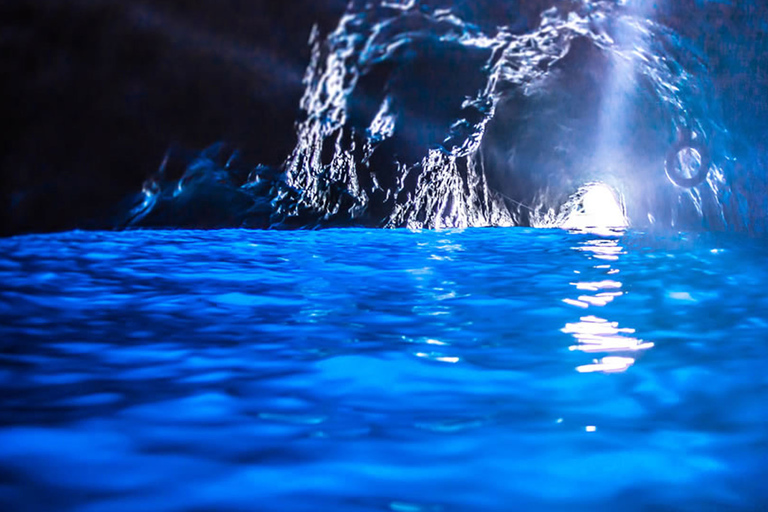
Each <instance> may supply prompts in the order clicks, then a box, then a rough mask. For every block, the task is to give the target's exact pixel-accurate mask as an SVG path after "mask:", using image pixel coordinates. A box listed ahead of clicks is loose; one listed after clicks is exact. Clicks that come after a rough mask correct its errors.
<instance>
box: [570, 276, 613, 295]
mask: <svg viewBox="0 0 768 512" xmlns="http://www.w3.org/2000/svg"><path fill="white" fill-rule="evenodd" d="M571 284H572V285H573V286H575V287H576V289H577V290H586V291H590V292H596V291H599V290H616V289H618V288H621V283H620V282H618V281H611V280H609V279H606V280H604V281H596V282H581V283H571Z"/></svg>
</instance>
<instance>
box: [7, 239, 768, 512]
mask: <svg viewBox="0 0 768 512" xmlns="http://www.w3.org/2000/svg"><path fill="white" fill-rule="evenodd" d="M767 255H768V247H766V244H765V243H764V242H763V241H758V240H753V239H748V238H742V237H732V236H728V237H725V236H715V235H693V234H692V235H669V236H666V235H665V236H659V235H650V234H642V233H637V232H628V233H624V234H622V233H615V234H608V233H605V234H602V235H597V234H587V233H582V234H577V233H567V232H564V231H560V230H526V229H517V228H508V229H469V230H465V231H442V232H440V231H424V232H410V231H400V230H378V231H366V230H326V231H298V232H262V231H242V230H232V231H207V232H205V231H145V232H141V231H134V232H122V233H83V232H72V233H64V234H58V235H44V236H23V237H16V238H10V239H4V240H0V318H1V319H2V321H1V322H0V340H2V341H1V342H0V343H2V353H1V354H0V361H1V363H0V388H1V389H0V404H1V405H0V509H2V510H24V511H28V510H31V511H34V510H45V511H48V510H51V511H68V510H77V511H106V510H108V511H137V510H151V511H214V510H215V511H223V510H227V511H228V510H245V511H250V510H258V511H318V510H338V511H358V510H360V511H366V510H372V511H373V510H382V511H386V510H389V511H395V512H416V511H438V510H439V511H465V510H498V511H513V510H590V511H600V510H691V511H700V510H764V509H766V508H768V490H767V489H766V487H765V485H764V482H765V479H766V477H768V407H766V405H768V369H767V368H768V344H767V343H766V339H768V294H766V292H765V287H766V284H768V268H766V265H765V262H766V256H767Z"/></svg>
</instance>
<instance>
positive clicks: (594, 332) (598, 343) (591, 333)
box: [561, 316, 653, 352]
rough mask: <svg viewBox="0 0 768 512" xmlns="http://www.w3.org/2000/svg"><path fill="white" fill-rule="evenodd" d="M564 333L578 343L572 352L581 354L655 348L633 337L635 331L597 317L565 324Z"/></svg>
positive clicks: (651, 344)
mask: <svg viewBox="0 0 768 512" xmlns="http://www.w3.org/2000/svg"><path fill="white" fill-rule="evenodd" d="M561 331H562V332H564V333H566V334H570V335H572V336H573V337H574V338H576V340H577V341H578V345H573V346H571V347H569V348H570V350H579V351H581V352H635V351H638V350H645V349H648V348H651V347H653V343H649V342H645V341H642V340H639V339H637V338H633V337H631V336H627V335H631V334H634V333H635V330H634V329H630V328H627V327H623V328H622V327H619V323H618V322H609V321H608V320H605V319H603V318H598V317H595V316H585V317H582V318H581V321H580V322H575V323H569V324H565V327H563V328H562V329H561Z"/></svg>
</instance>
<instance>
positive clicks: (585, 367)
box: [561, 230, 653, 373]
mask: <svg viewBox="0 0 768 512" xmlns="http://www.w3.org/2000/svg"><path fill="white" fill-rule="evenodd" d="M603 233H604V234H606V232H605V231H603ZM623 234H624V231H623V230H616V231H615V232H613V233H612V232H608V233H607V235H608V236H603V237H600V238H595V239H587V240H585V241H582V242H580V243H579V245H578V246H576V247H575V248H574V249H575V250H576V251H579V252H583V253H586V254H585V255H586V257H587V259H589V260H597V264H595V265H592V266H591V268H589V269H588V270H587V271H586V272H583V271H581V270H576V271H574V273H577V274H578V275H579V277H580V278H581V280H579V281H576V282H572V283H571V285H572V286H574V287H575V288H576V290H578V291H579V292H583V291H588V292H592V294H590V295H579V296H578V299H576V300H574V299H571V298H566V299H564V302H565V303H566V304H570V305H572V306H577V307H579V308H582V309H588V308H602V307H604V306H607V305H608V304H609V303H611V302H613V301H614V299H618V298H619V297H621V296H623V295H624V292H623V291H621V289H622V286H623V285H622V283H621V281H618V280H617V279H618V277H619V276H618V274H620V272H621V271H620V270H619V269H618V268H616V267H615V266H616V265H618V262H619V259H620V257H621V255H622V254H625V251H624V248H623V247H622V246H621V245H619V242H620V236H621V235H623ZM604 260H609V261H611V262H613V263H612V264H605V263H603V261H604ZM608 276H613V277H612V278H609V277H608ZM601 277H602V279H600V278H601ZM587 279H590V280H587ZM591 279H594V280H591ZM561 331H562V332H564V333H566V334H570V335H572V336H573V337H574V338H575V339H576V341H577V344H576V345H572V346H571V347H570V349H571V350H578V351H582V352H587V353H590V354H592V353H601V352H609V353H620V354H622V355H616V354H612V355H609V356H604V357H601V358H598V359H594V360H593V361H592V363H590V364H582V365H579V366H577V367H576V370H577V371H578V372H579V373H592V372H604V373H615V372H623V371H626V370H627V369H629V367H631V366H632V365H633V364H635V357H634V356H630V355H629V354H631V353H632V352H637V351H639V350H646V349H649V348H652V347H653V343H652V342H646V341H643V340H640V339H638V338H635V337H633V336H632V335H634V334H635V332H636V331H635V329H633V328H631V327H620V326H619V322H611V321H609V320H607V319H605V318H601V317H598V316H595V315H588V316H582V317H581V318H580V319H579V321H578V322H571V323H567V324H565V327H563V328H562V329H561Z"/></svg>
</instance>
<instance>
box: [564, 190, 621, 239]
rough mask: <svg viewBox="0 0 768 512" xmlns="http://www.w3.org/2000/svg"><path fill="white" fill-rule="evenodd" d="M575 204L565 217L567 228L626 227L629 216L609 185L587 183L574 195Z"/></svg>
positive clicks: (565, 226)
mask: <svg viewBox="0 0 768 512" xmlns="http://www.w3.org/2000/svg"><path fill="white" fill-rule="evenodd" d="M574 201H575V203H576V204H575V205H574V208H573V209H572V211H571V213H570V214H569V215H568V216H567V217H566V218H565V221H564V222H563V225H562V227H563V228H565V229H590V228H598V229H599V228H625V227H627V225H628V223H627V218H626V216H625V215H624V210H623V208H622V207H621V203H620V202H619V200H618V199H617V198H616V194H615V193H614V192H613V190H611V189H610V187H608V186H607V185H604V184H602V183H592V184H590V185H586V186H585V187H584V188H583V189H582V190H580V191H579V192H578V193H577V194H576V196H575V197H574Z"/></svg>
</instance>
